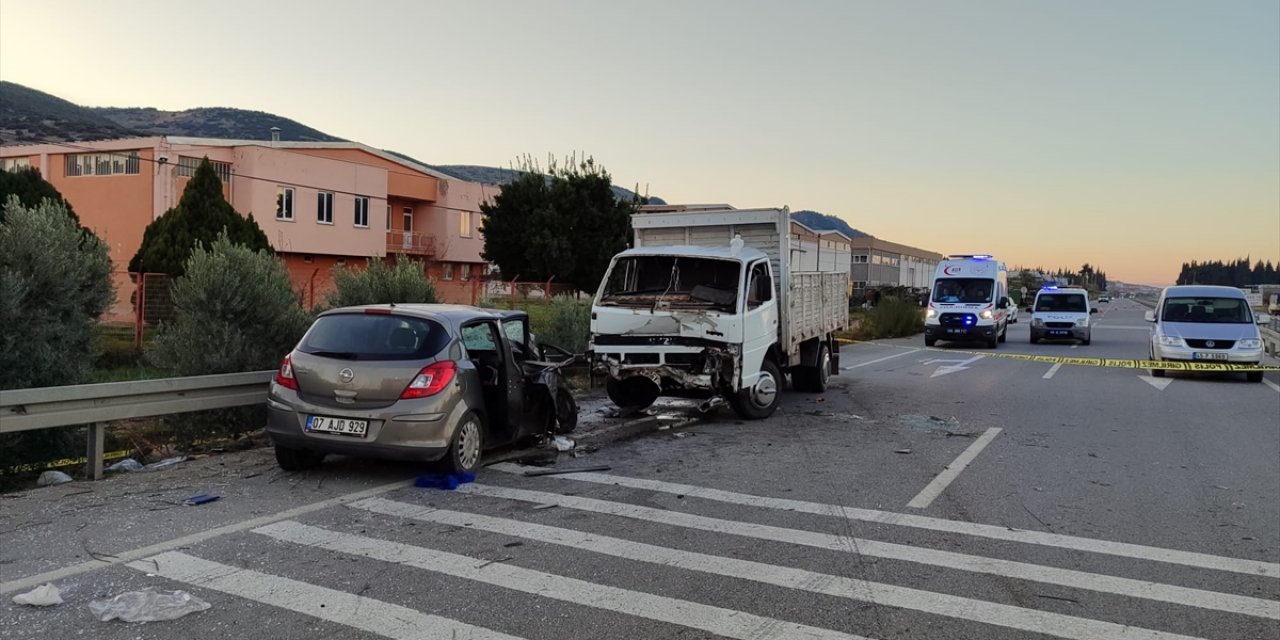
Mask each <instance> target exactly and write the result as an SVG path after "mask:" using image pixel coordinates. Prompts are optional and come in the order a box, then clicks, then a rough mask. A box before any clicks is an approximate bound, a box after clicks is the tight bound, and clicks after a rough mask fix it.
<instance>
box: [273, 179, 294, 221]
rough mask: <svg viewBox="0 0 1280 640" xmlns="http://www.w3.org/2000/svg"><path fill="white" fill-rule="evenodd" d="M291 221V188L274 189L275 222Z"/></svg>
mask: <svg viewBox="0 0 1280 640" xmlns="http://www.w3.org/2000/svg"><path fill="white" fill-rule="evenodd" d="M292 219H293V187H276V220H292Z"/></svg>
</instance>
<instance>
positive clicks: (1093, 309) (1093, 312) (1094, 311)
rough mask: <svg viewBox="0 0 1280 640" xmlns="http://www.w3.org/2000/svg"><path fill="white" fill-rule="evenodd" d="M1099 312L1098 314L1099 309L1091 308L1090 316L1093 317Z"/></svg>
mask: <svg viewBox="0 0 1280 640" xmlns="http://www.w3.org/2000/svg"><path fill="white" fill-rule="evenodd" d="M1097 312H1098V308H1097V307H1090V308H1089V314H1090V315H1093V314H1095V313H1097Z"/></svg>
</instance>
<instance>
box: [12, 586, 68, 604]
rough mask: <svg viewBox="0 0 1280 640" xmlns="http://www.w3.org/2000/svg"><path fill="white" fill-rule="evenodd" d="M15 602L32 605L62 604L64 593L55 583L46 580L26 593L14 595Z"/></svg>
mask: <svg viewBox="0 0 1280 640" xmlns="http://www.w3.org/2000/svg"><path fill="white" fill-rule="evenodd" d="M13 603H14V604H25V605H27V606H30V607H51V606H53V605H56V604H62V593H60V592H59V591H58V588H57V587H55V586H53V584H51V583H48V582H46V583H44V584H42V585H40V586H38V587H36V588H34V589H32V590H30V591H28V592H26V593H19V594H18V595H16V596H14V597H13Z"/></svg>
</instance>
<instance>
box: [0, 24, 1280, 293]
mask: <svg viewBox="0 0 1280 640" xmlns="http://www.w3.org/2000/svg"><path fill="white" fill-rule="evenodd" d="M0 79H3V80H8V81H12V82H16V83H19V84H23V85H26V86H29V87H32V88H35V89H38V90H41V91H45V92H48V93H52V94H54V95H57V96H59V97H62V98H65V99H68V100H71V101H72V102H75V103H77V104H82V105H87V106H149V107H156V108H159V109H165V110H179V109H186V108H192V107H211V106H226V107H237V108H242V109H253V110H260V111H267V112H271V113H275V114H278V115H282V116H285V117H289V118H293V119H295V120H298V121H299V122H302V123H304V124H306V125H309V126H312V127H315V128H317V129H320V130H321V131H324V132H326V133H329V134H332V135H336V136H339V137H342V138H347V139H351V140H356V141H359V142H363V143H366V144H369V145H373V146H376V147H379V148H387V149H394V150H398V151H401V152H404V153H407V154H409V155H411V156H414V157H416V158H419V159H421V160H424V161H427V162H430V163H433V164H480V165H489V166H508V165H510V164H511V163H512V162H513V161H514V160H515V159H516V158H517V157H518V156H522V155H524V154H532V155H534V156H536V157H546V156H547V154H548V153H552V154H555V155H557V156H562V155H565V154H568V153H570V152H573V151H578V152H579V153H581V152H583V151H585V152H586V153H589V154H591V155H593V156H594V157H595V158H596V159H597V160H599V161H600V162H602V163H603V164H604V165H605V166H606V167H607V168H608V169H609V170H610V172H611V173H612V174H613V176H614V180H615V182H616V183H618V184H621V185H623V186H626V187H634V186H635V185H637V184H638V185H639V187H640V189H641V191H644V190H645V189H646V188H647V190H648V192H649V193H651V194H654V195H658V196H661V197H662V198H664V199H666V200H667V201H668V202H690V203H691V202H725V203H730V204H733V205H735V206H738V207H766V206H782V205H788V206H790V207H791V208H792V209H793V210H797V209H814V210H818V211H822V212H824V213H829V214H833V215H837V216H839V217H841V218H844V219H845V220H847V221H849V223H850V224H852V225H853V226H854V227H856V228H858V229H861V230H863V231H865V232H868V233H871V234H873V235H876V236H878V237H880V238H883V239H885V240H889V241H892V242H898V243H903V244H908V245H912V246H916V247H920V248H924V249H928V250H932V251H938V252H941V253H949V252H951V253H963V252H984V253H992V254H995V255H997V256H998V257H1001V258H1003V259H1004V260H1005V261H1006V262H1008V263H1009V264H1010V265H1011V266H1012V265H1021V266H1042V267H1045V268H1051V269H1052V268H1058V267H1069V268H1072V269H1078V268H1079V267H1080V265H1082V264H1083V263H1086V262H1087V263H1089V264H1091V265H1093V266H1094V267H1095V268H1098V269H1101V270H1102V271H1105V272H1107V274H1108V275H1109V276H1110V277H1111V278H1112V279H1113V280H1123V281H1126V282H1141V283H1147V284H1156V285H1160V284H1170V283H1172V281H1173V280H1174V279H1175V278H1176V277H1177V274H1178V270H1179V268H1180V265H1181V263H1182V262H1184V261H1189V260H1193V259H1194V260H1201V261H1205V260H1234V259H1235V258H1237V257H1244V256H1246V255H1247V256H1251V257H1252V258H1253V259H1254V260H1257V259H1264V260H1266V259H1269V260H1272V261H1273V262H1280V2H1276V1H1275V0H1262V1H1250V0H1232V1H1230V2H1203V1H1194V2H1183V1H1169V0H1159V1H1148V0H1124V1H1121V2H1115V1H1114V0H1109V1H1105V2H1104V1H1095V0H1084V1H1073V2H1046V1H1035V0H1016V1H1015V0H1010V1H1000V2H997V1H977V0H975V1H971V2H943V1H941V0H935V1H931V2H916V1H906V2H887V1H885V2H860V1H849V0H836V1H831V2H816V1H798V0H793V1H791V2H778V1H774V2H755V1H741V0H734V1H714V2H713V1H698V2H687V1H666V0H658V1H654V0H647V1H645V2H601V1H599V0H595V1H581V2H578V1H560V0H543V1H541V2H516V1H512V2H490V1H484V0H470V1H462V2H432V1H423V2H390V1H377V0H372V1H368V2H333V1H308V2H284V1H280V2H274V1H273V2H262V1H256V2H243V1H240V0H226V1H220V2H204V3H188V2H172V1H171V0H170V1H167V2H152V1H142V0H135V1H130V2H69V1H58V0H42V1H40V2H21V1H15V0H0Z"/></svg>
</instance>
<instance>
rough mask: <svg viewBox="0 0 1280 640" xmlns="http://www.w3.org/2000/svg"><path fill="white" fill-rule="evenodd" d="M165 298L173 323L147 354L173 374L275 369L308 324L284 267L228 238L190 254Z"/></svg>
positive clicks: (268, 255)
mask: <svg viewBox="0 0 1280 640" xmlns="http://www.w3.org/2000/svg"><path fill="white" fill-rule="evenodd" d="M170 295H171V297H172V300H173V320H172V321H171V322H165V323H163V324H161V325H160V329H159V331H158V332H157V334H156V338H155V340H154V341H153V342H152V343H151V345H150V346H149V347H148V348H147V353H146V355H147V357H148V359H150V360H151V362H153V363H154V364H155V365H156V366H158V367H160V368H162V369H166V370H168V371H169V372H171V373H173V374H174V375H178V376H189V375H198V374H207V373H233V372H237V371H256V370H262V369H274V368H275V367H276V366H277V365H279V364H280V359H281V358H283V357H284V354H286V353H288V352H289V350H290V349H292V348H293V347H294V345H295V344H297V342H298V340H299V339H300V338H301V337H302V334H303V333H305V332H306V330H307V326H308V324H309V323H310V320H311V316H310V314H308V313H307V312H306V311H304V310H302V309H301V308H300V307H299V306H298V298H297V296H296V295H295V294H294V292H293V288H292V284H291V283H290V281H289V272H288V271H287V270H286V269H285V267H284V263H282V262H281V261H280V260H279V259H278V258H276V256H275V254H273V253H271V252H270V251H266V250H259V251H255V250H253V249H250V248H249V247H246V246H244V245H242V244H237V243H235V242H232V241H231V238H230V235H229V234H227V233H223V234H221V235H219V236H218V238H217V240H215V241H214V242H213V243H211V244H210V245H208V246H207V247H206V245H203V244H202V245H201V246H199V247H197V248H196V249H195V251H193V252H192V254H191V257H190V258H189V259H188V260H187V264H186V267H185V273H184V275H183V276H182V277H180V278H176V279H175V280H174V283H173V287H172V289H171V292H170Z"/></svg>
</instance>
